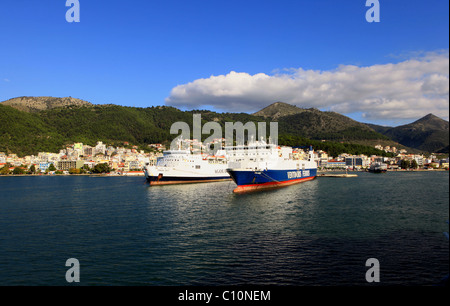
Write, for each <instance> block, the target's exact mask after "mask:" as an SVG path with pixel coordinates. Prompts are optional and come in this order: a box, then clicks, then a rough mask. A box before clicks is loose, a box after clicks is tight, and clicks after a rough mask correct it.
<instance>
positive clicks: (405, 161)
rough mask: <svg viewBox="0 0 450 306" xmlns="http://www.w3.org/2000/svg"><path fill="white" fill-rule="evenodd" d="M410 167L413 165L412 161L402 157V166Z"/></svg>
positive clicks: (404, 167)
mask: <svg viewBox="0 0 450 306" xmlns="http://www.w3.org/2000/svg"><path fill="white" fill-rule="evenodd" d="M410 167H411V162H410V161H409V160H407V159H402V161H401V162H400V168H402V169H408V168H410Z"/></svg>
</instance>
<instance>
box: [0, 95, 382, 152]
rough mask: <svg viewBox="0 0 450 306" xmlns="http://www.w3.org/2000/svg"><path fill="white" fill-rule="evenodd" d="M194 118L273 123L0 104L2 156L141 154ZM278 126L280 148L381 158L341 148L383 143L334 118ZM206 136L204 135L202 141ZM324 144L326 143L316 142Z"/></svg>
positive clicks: (160, 110)
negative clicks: (106, 150) (72, 150)
mask: <svg viewBox="0 0 450 306" xmlns="http://www.w3.org/2000/svg"><path fill="white" fill-rule="evenodd" d="M195 113H200V114H201V116H202V124H204V123H206V122H210V121H214V122H218V123H219V124H220V125H221V126H222V128H224V126H225V122H236V121H239V122H243V123H246V122H249V121H252V122H255V123H257V122H262V121H265V122H270V120H271V118H268V117H266V118H264V117H261V116H255V115H250V114H245V113H216V112H211V111H205V110H195V111H181V110H179V109H176V108H173V107H165V106H158V107H149V108H136V107H125V106H119V105H86V106H78V105H75V106H70V105H68V106H64V107H56V108H51V109H47V110H42V111H38V112H31V113H29V112H25V111H20V110H17V109H15V108H13V107H11V106H6V105H2V104H0V151H2V152H6V153H17V154H18V155H19V156H24V155H31V154H37V153H38V152H42V151H47V152H58V151H59V150H60V149H62V148H64V146H66V145H69V144H72V143H74V142H83V143H85V144H88V145H91V146H93V145H95V144H96V142H97V141H103V142H104V143H106V144H110V145H122V144H123V142H125V141H126V142H129V143H130V144H134V145H138V146H140V147H141V148H146V147H147V145H148V144H150V143H166V144H168V143H169V142H170V141H171V140H172V139H173V138H174V137H175V136H177V135H171V134H170V127H171V126H172V124H173V123H175V122H177V121H182V122H186V123H188V124H189V126H190V127H191V130H192V115H193V114H195ZM278 120H279V135H280V141H279V143H280V144H285V145H292V146H309V145H310V144H314V146H315V148H316V149H320V148H323V149H324V150H327V151H328V150H329V151H331V152H333V153H334V154H335V155H337V154H339V153H343V152H347V153H352V152H358V153H364V154H379V155H381V154H384V152H382V151H379V150H375V149H373V147H369V146H363V145H358V144H345V145H344V144H342V143H340V142H342V141H345V142H351V141H352V140H353V141H358V140H361V139H363V140H364V139H371V140H374V139H386V137H385V136H383V135H381V134H379V133H376V132H375V131H373V130H372V129H370V128H368V127H367V126H364V125H361V124H360V123H358V122H356V121H354V120H351V119H349V118H347V117H345V116H342V115H339V114H336V113H327V112H320V111H318V110H314V111H304V112H300V113H297V114H293V115H289V116H280V117H279V118H278ZM223 131H224V129H223ZM268 132H269V129H267V133H268ZM208 136H209V135H202V137H203V139H205V138H206V137H208ZM310 139H312V140H310ZM314 139H315V140H314ZM324 139H325V140H327V141H326V142H322V141H319V140H324ZM333 141H334V142H333ZM374 150H375V151H374ZM331 152H330V153H331Z"/></svg>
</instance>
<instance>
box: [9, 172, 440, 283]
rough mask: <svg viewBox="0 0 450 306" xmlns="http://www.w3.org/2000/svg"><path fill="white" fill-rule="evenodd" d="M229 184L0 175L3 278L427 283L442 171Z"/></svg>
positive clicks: (433, 273)
mask: <svg viewBox="0 0 450 306" xmlns="http://www.w3.org/2000/svg"><path fill="white" fill-rule="evenodd" d="M358 175H359V176H358V177H357V178H317V179H316V180H314V181H310V182H305V183H302V184H299V185H294V186H289V187H286V188H282V189H278V190H273V191H267V192H261V193H253V194H243V195H236V194H233V193H232V189H233V188H234V187H235V185H234V183H233V182H221V183H208V184H195V185H178V186H159V187H149V186H147V185H146V184H145V179H143V178H142V177H135V178H132V177H129V178H127V177H82V176H71V177H0V285H66V284H68V283H67V282H66V279H65V273H66V271H67V269H69V268H68V267H66V266H65V262H66V260H67V259H68V258H76V259H78V260H79V262H80V284H81V285H243V284H253V285H298V286H301V285H362V286H364V285H368V284H369V283H367V282H366V279H365V274H366V271H367V269H369V268H368V267H366V266H365V262H366V260H367V259H368V258H377V259H378V260H379V263H380V283H379V285H433V284H435V283H437V282H439V281H440V279H441V278H442V277H444V276H445V275H446V274H447V273H448V268H449V265H448V261H449V249H448V240H446V238H445V237H444V235H443V232H444V231H448V224H447V223H446V220H448V218H449V173H448V172H410V173H404V172H399V173H386V174H371V173H358Z"/></svg>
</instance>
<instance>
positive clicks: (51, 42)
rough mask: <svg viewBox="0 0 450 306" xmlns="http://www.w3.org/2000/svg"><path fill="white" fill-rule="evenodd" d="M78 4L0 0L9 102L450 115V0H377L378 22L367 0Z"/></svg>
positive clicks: (2, 74)
mask: <svg viewBox="0 0 450 306" xmlns="http://www.w3.org/2000/svg"><path fill="white" fill-rule="evenodd" d="M79 3H80V22H79V23H68V22H67V21H66V19H65V14H66V11H67V10H68V9H69V8H68V7H66V6H65V4H66V1H65V0H39V1H35V0H3V1H1V2H0V29H1V31H0V44H1V45H0V46H1V47H0V101H3V100H7V99H10V98H13V97H18V96H54V97H66V96H72V97H76V98H80V99H83V100H87V101H89V102H92V103H95V104H107V103H113V104H119V105H126V106H137V107H148V106H152V105H173V106H176V107H179V108H181V109H211V110H216V111H232V112H237V111H243V112H254V111H257V110H259V109H261V108H263V107H264V106H267V105H269V104H270V103H272V102H276V101H284V102H287V103H291V104H295V105H297V106H300V107H317V108H319V109H322V110H333V111H337V112H340V113H343V114H345V115H348V116H350V117H352V118H355V119H357V120H360V121H364V122H374V123H380V124H390V125H398V124H402V123H407V122H411V121H413V120H415V119H418V118H420V117H421V116H424V115H426V114H427V113H429V112H433V113H435V114H436V115H438V116H440V117H443V118H445V119H446V120H448V101H449V98H448V85H445V83H448V50H449V40H448V39H449V13H448V12H449V7H448V6H449V2H448V1H447V0H428V1H425V0H420V1H419V0H412V1H411V0H379V3H380V22H378V23H368V22H367V21H366V18H365V15H366V11H367V10H368V9H369V8H368V7H366V6H365V4H366V1H365V0H343V1H335V0H334V1H333V0H326V1H325V0H322V1H318V0H316V1H312V0H308V1H306V0H305V1H302V0H277V1H272V0H258V1H254V0H240V1H235V0H228V1H216V0H197V1H187V0H184V1H178V0H164V1H162V0H161V1H149V0H146V1H144V0H142V1H138V0H130V1H116V0H111V1H107V0H95V1H93V0H89V1H88V0H79ZM415 71H418V72H417V75H416V74H415V73H412V72H415ZM269 89H270V91H269ZM338 96H339V98H337V97H338ZM416 101H417V102H416ZM405 108H408V109H405Z"/></svg>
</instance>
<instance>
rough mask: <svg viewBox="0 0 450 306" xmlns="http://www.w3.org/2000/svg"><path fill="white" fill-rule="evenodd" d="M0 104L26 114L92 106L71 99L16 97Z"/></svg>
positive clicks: (85, 102) (82, 101)
mask: <svg viewBox="0 0 450 306" xmlns="http://www.w3.org/2000/svg"><path fill="white" fill-rule="evenodd" d="M2 104H3V105H8V106H11V107H14V108H15V109H18V110H21V111H25V112H28V113H32V112H39V111H43V110H48V109H52V108H56V107H68V106H92V105H93V104H92V103H89V102H87V101H84V100H80V99H75V98H72V97H65V98H55V97H18V98H13V99H9V100H7V101H4V102H2Z"/></svg>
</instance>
